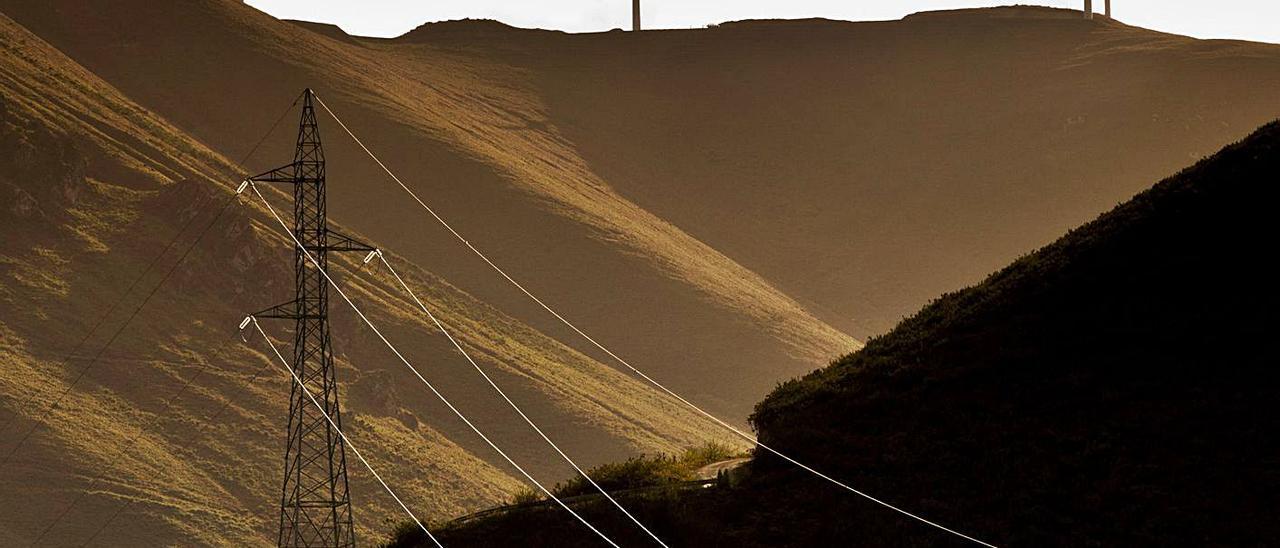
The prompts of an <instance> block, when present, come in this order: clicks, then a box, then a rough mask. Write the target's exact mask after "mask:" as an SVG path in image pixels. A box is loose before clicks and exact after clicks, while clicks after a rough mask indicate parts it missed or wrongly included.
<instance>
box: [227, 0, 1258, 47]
mask: <svg viewBox="0 0 1280 548" xmlns="http://www.w3.org/2000/svg"><path fill="white" fill-rule="evenodd" d="M246 3H248V4H249V5H252V6H255V7H257V8H258V9H261V10H263V11H265V12H267V13H270V14H272V15H275V16H276V17H281V18H288V19H303V20H308V21H320V22H325V23H336V24H338V25H340V26H341V27H342V28H343V29H345V30H346V31H347V32H349V33H351V34H357V35H362V36H388V37H389V36H398V35H400V34H403V33H404V32H406V31H408V30H410V29H412V28H414V27H416V26H418V25H420V24H422V23H425V22H427V21H445V20H449V19H462V18H467V17H470V18H485V19H497V20H499V21H503V22H505V23H508V24H511V25H515V26H519V27H537V28H548V29H559V30H565V31H570V32H590V31H603V30H609V29H611V28H615V27H622V28H629V27H630V26H631V0H246ZM1015 3H1030V4H1042V5H1048V6H1056V7H1072V8H1075V9H1080V8H1081V6H1082V5H1083V0H1071V1H1067V0H1041V1H1036V0H1021V1H1018V0H1006V1H1004V2H987V1H982V0H968V1H965V0H896V1H893V0H888V1H881V2H873V1H870V0H773V1H765V0H641V4H642V6H643V10H642V11H643V12H644V24H645V26H646V27H648V28H688V27H700V26H703V25H706V24H708V23H719V22H723V21H732V20H737V19H753V18H800V17H827V18H830V19H847V20H852V21H865V20H879V19H898V18H900V17H902V16H903V15H906V14H909V13H913V12H917V11H923V10H934V9H948V8H960V7H975V6H993V5H1005V4H1015ZM1102 3H1103V0H1094V4H1095V6H1096V9H1098V10H1099V11H1100V10H1101V6H1102ZM1112 6H1113V10H1114V11H1115V17H1116V18H1117V19H1119V20H1121V21H1124V22H1125V23H1129V24H1132V25H1138V26H1142V27H1147V28H1152V29H1156V30H1162V31H1166V32H1173V33H1177V34H1186V35H1190V36H1196V37H1201V38H1242V39H1247V40H1258V41H1263V42H1274V43H1280V0H1204V1H1198V2H1195V1H1190V0H1113V1H1112Z"/></svg>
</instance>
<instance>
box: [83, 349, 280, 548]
mask: <svg viewBox="0 0 1280 548" xmlns="http://www.w3.org/2000/svg"><path fill="white" fill-rule="evenodd" d="M270 364H271V361H270V360H267V361H265V362H263V364H262V365H261V366H259V367H258V370H257V371H255V372H254V373H253V375H252V376H251V377H249V380H247V381H245V383H244V387H245V388H248V387H249V386H251V385H253V383H254V382H256V381H257V380H258V376H259V375H261V374H262V372H263V371H264V370H265V369H266V368H267V366H268V365H270ZM231 403H232V400H230V399H228V400H227V401H224V402H222V406H221V407H219V408H218V410H217V411H215V412H214V413H213V414H212V415H210V416H209V418H207V419H205V421H204V422H203V423H201V424H200V425H199V426H198V427H197V430H196V431H195V432H196V433H197V434H199V433H202V432H203V430H204V428H207V427H208V426H209V425H210V424H214V423H216V422H217V420H218V418H219V417H221V416H222V414H223V413H224V412H226V410H227V409H229V408H230V407H231ZM195 439H196V438H195V437H194V436H193V437H192V438H190V439H188V442H190V441H194V440H195ZM108 468H109V467H108ZM86 491H87V489H86ZM77 500H79V499H77ZM137 500H138V499H128V500H126V501H125V503H124V504H121V505H120V506H118V507H116V510H115V511H114V512H112V513H111V516H109V517H108V518H107V520H106V521H104V522H102V524H101V525H99V526H98V528H97V529H95V530H94V532H93V534H92V535H90V536H89V539H88V540H86V541H85V542H84V544H82V546H88V545H91V544H92V543H93V540H94V539H96V538H98V535H100V534H102V532H103V531H104V530H106V528H107V526H108V525H110V524H111V522H113V521H115V519H116V517H118V516H119V515H120V514H121V513H122V512H124V510H126V509H128V508H129V507H130V506H132V505H133V503H134V502H137ZM72 505H73V506H74V505H75V503H74V502H73V503H72ZM64 514H65V512H64Z"/></svg>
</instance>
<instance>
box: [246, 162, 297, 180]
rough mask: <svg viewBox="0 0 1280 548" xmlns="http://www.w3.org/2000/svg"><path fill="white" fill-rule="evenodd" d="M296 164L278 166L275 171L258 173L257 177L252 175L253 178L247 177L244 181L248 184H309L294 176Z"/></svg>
mask: <svg viewBox="0 0 1280 548" xmlns="http://www.w3.org/2000/svg"><path fill="white" fill-rule="evenodd" d="M296 164H297V162H293V163H289V164H285V165H282V166H280V167H278V168H275V169H272V170H268V171H264V172H262V173H259V174H257V175H254V176H253V177H249V178H248V179H245V180H246V181H249V182H254V183H301V182H311V181H304V180H300V179H298V177H297V175H296V173H297V171H296V169H295V165H296Z"/></svg>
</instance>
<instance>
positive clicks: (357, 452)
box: [249, 316, 444, 548]
mask: <svg viewBox="0 0 1280 548" xmlns="http://www.w3.org/2000/svg"><path fill="white" fill-rule="evenodd" d="M249 318H250V319H251V320H252V321H253V327H254V328H256V329H257V330H258V333H261V334H262V338H263V340H265V341H267V345H269V346H270V347H271V351H272V352H273V353H275V355H276V357H278V358H280V363H281V366H280V368H281V369H283V370H284V371H285V372H286V373H288V374H289V376H291V377H293V380H294V381H295V382H297V384H298V389H300V390H302V393H303V394H306V395H307V399H310V400H311V403H313V404H315V406H316V409H318V410H319V411H320V415H321V416H323V417H324V419H325V420H326V421H329V425H330V426H332V427H333V430H334V431H335V432H337V433H338V436H340V437H341V438H342V443H345V444H347V446H348V447H350V448H351V452H352V453H355V455H356V458H358V459H360V462H362V463H364V466H365V468H368V469H369V473H370V474H373V477H374V478H376V479H377V480H378V483H380V484H382V488H383V489H386V490H387V493H390V494H391V498H393V499H396V503H398V504H399V505H400V508H401V509H403V510H404V513H406V514H409V517H410V518H413V522H414V523H417V524H418V527H420V528H422V532H423V533H426V534H427V538H429V539H431V542H433V543H435V545H436V546H438V547H439V548H444V546H443V545H441V544H440V541H438V540H436V537H435V535H432V534H431V531H428V530H427V526H425V525H423V524H422V520H419V519H418V516H415V515H413V511H412V510H410V509H409V507H408V506H405V504H404V501H403V500H400V497H399V496H398V495H396V492H395V491H393V490H392V489H391V486H390V485H387V482H386V481H383V479H382V476H381V475H380V474H378V471H377V470H374V469H373V465H372V464H369V461H367V460H365V458H364V455H361V454H360V448H359V447H356V445H355V444H354V443H351V440H350V439H348V438H347V435H346V434H345V433H343V432H342V429H341V428H339V427H338V423H336V422H334V421H333V417H330V416H329V413H327V412H325V408H324V406H323V405H320V402H319V401H316V397H315V396H314V395H312V394H311V390H310V389H308V388H307V385H306V383H304V382H302V378H301V377H299V376H298V373H297V372H296V371H294V370H293V369H292V368H291V367H289V361H288V360H286V359H284V355H283V354H281V353H280V349H278V348H276V343H274V342H272V341H271V338H270V337H268V336H267V332H266V331H263V330H262V325H260V324H259V323H258V319H257V318H254V317H253V316H250V317H249ZM267 359H268V360H270V359H271V358H267Z"/></svg>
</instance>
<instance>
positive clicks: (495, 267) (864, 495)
mask: <svg viewBox="0 0 1280 548" xmlns="http://www.w3.org/2000/svg"><path fill="white" fill-rule="evenodd" d="M316 99H317V100H318V101H319V102H320V106H322V107H324V110H325V112H328V113H329V116H331V117H332V118H333V119H334V121H336V122H338V125H339V126H341V127H342V130H343V131H345V132H346V133H347V135H349V136H350V137H351V139H352V140H354V141H355V142H356V144H357V145H359V146H360V148H362V149H364V151H365V153H366V154H368V155H369V157H370V158H372V159H373V161H374V162H376V163H377V164H378V166H379V167H381V168H382V170H383V171H385V172H386V173H387V175H388V176H390V177H391V179H392V180H394V181H395V182H396V184H398V185H400V188H402V189H404V191H405V192H407V193H408V194H409V196H410V197H412V198H413V199H414V201H416V202H418V205H420V206H422V208H423V209H425V210H426V211H427V213H429V214H431V216H432V217H434V218H435V220H436V221H438V222H439V223H440V224H441V225H442V226H444V228H445V229H446V230H448V231H449V232H450V233H451V234H453V236H454V237H455V238H457V240H458V241H460V242H462V244H463V245H465V246H467V248H468V249H470V250H471V252H472V253H474V254H475V255H476V256H477V257H479V258H480V259H481V260H483V261H484V262H485V263H486V264H488V265H489V266H490V267H491V268H492V269H493V270H494V271H496V272H497V273H498V274H500V275H501V276H502V277H503V278H506V280H507V281H508V282H510V283H511V284H512V285H513V286H515V287H516V289H519V290H520V291H521V292H522V293H524V294H525V295H526V296H528V297H529V298H530V299H532V300H533V301H534V302H535V303H537V304H538V305H539V306H541V307H542V308H543V309H544V310H546V311H547V312H549V313H550V314H551V315H552V316H555V317H556V319H558V320H560V322H561V323H563V324H564V325H565V326H567V327H569V328H570V329H572V330H573V331H574V332H576V333H577V334H578V335H580V336H582V338H584V339H586V340H587V341H588V342H590V343H591V344H592V345H593V346H595V347H596V348H598V349H600V350H601V351H603V352H604V353H606V354H608V355H609V356H610V357H611V358H613V359H614V360H615V361H617V362H618V363H619V364H622V365H623V366H624V367H626V368H627V369H629V370H631V371H632V372H633V373H635V374H636V375H639V376H640V377H641V378H643V379H644V380H646V381H648V382H649V384H652V385H653V386H655V387H657V388H658V389H659V390H661V391H663V392H665V393H666V394H668V395H670V396H671V397H673V398H675V399H676V400H678V401H680V402H681V403H683V404H684V405H685V406H687V407H689V408H691V409H693V410H694V411H696V412H698V413H699V414H701V415H703V416H705V417H707V418H708V419H710V420H712V421H713V422H715V423H716V424H718V425H720V426H721V427H723V428H725V429H727V430H729V431H730V432H732V433H733V434H735V435H737V436H738V437H740V438H743V439H744V440H747V441H748V442H751V443H754V444H755V445H757V446H758V447H760V448H761V449H764V450H765V451H768V452H770V453H773V454H774V455H777V456H778V457H780V458H782V459H783V460H786V461H787V462H790V463H791V464H794V465H796V466H798V467H800V468H801V469H803V470H805V471H808V472H810V473H812V474H814V475H816V476H818V477H819V478H822V479H824V480H827V481H828V482H831V483H832V484H835V485H837V486H839V487H841V488H844V489H845V490H847V491H849V492H851V493H854V494H855V495H858V496H860V497H862V498H865V499H867V500H869V501H871V502H874V503H876V504H879V505H881V506H883V507H885V508H888V509H890V510H893V511H895V512H898V513H899V514H902V515H904V516H907V517H909V518H911V519H914V520H916V521H919V522H921V523H924V524H926V525H929V526H931V527H934V528H937V529H939V530H941V531H945V532H947V533H950V534H952V535H955V536H958V537H960V538H963V539H966V540H969V541H972V542H975V543H977V544H981V545H983V546H987V547H989V548H995V546H994V545H992V544H990V543H987V542H984V541H981V540H978V539H976V538H974V537H971V536H969V535H966V534H964V533H961V532H959V531H956V530H954V529H950V528H948V527H945V526H943V525H940V524H938V523H936V522H933V521H930V520H928V519H925V518H923V517H920V516H918V515H916V514H913V513H911V512H908V511H906V510H903V509H901V508H898V507H897V506H894V505H892V504H889V503H887V502H885V501H882V500H880V499H878V498H875V497H873V496H871V495H869V494H867V493H864V492H862V491H859V490H858V489H854V488H853V487H851V486H849V485H848V484H846V483H844V482H842V481H840V480H837V479H835V478H832V477H831V476H828V475H826V474H823V473H822V472H819V471H817V470H815V469H813V468H812V467H810V466H808V465H806V464H803V463H801V462H799V461H797V460H795V459H793V458H791V457H789V456H787V455H785V454H783V453H782V452H781V451H778V450H777V449H774V448H772V447H770V446H768V445H765V444H764V443H762V442H760V440H758V439H756V438H755V436H751V435H749V434H747V433H745V432H743V431H742V430H740V429H738V428H737V427H735V426H733V425H731V424H729V423H727V422H725V421H723V420H721V419H720V418H719V417H716V416H715V415H712V414H711V413H709V412H707V411H705V410H703V409H702V408H701V407H699V406H697V405H696V404H694V403H693V402H690V401H689V400H687V399H685V398H684V397H682V396H680V395H679V394H677V393H675V392H674V391H672V390H670V389H669V388H667V387H666V386H664V385H663V384H662V383H660V382H658V381H656V380H654V379H653V378H652V377H650V376H649V375H646V374H645V373H644V372H643V371H640V370H639V369H637V368H636V367H635V366H632V365H631V364H630V363H629V362H627V361H626V360H624V359H622V358H621V357H619V356H618V355H617V354H615V353H614V352H613V351H611V350H609V349H608V348H607V347H605V346H604V345H603V344H600V343H599V342H597V341H596V340H595V339H594V338H592V337H591V336H590V335H587V334H586V333H585V332H584V331H582V330H581V329H579V328H578V326H576V325H574V324H573V323H572V322H570V321H569V320H568V319H566V318H565V317H564V316H562V315H560V313H559V312H556V311H555V309H553V308H551V306H549V305H547V304H546V303H545V302H543V301H542V299H539V298H538V297H537V296H535V295H534V294H533V293H531V292H530V291H529V290H528V289H526V288H525V287H524V286H523V285H521V284H520V282H518V281H516V280H515V278H512V277H511V276H510V275H509V274H507V272H506V271H505V270H503V269H502V268H500V267H499V266H498V265H497V264H495V263H494V262H493V261H492V260H490V259H489V257H488V256H486V255H485V254H484V253H483V252H481V251H480V250H479V249H477V248H476V247H475V246H474V245H472V244H471V242H469V241H467V239H466V238H464V237H463V236H462V234H460V233H459V232H458V231H457V230H455V229H454V228H453V226H452V225H450V224H449V223H448V222H447V221H445V219H444V218H443V217H441V216H440V215H439V214H438V213H436V211H435V210H434V209H432V208H431V206H428V205H427V204H426V202H424V201H422V198H420V197H419V196H418V194H417V193H416V192H414V191H413V190H412V189H410V188H409V186H408V185H406V184H404V182H403V181H401V180H400V178H399V177H397V176H396V174H395V173H393V172H392V171H391V169H389V168H387V166H386V164H384V163H382V160H380V159H378V157H377V155H375V154H374V153H373V151H371V150H369V147H367V146H365V144H364V142H362V141H361V140H360V138H359V137H356V134H355V133H353V132H352V131H351V129H350V128H348V127H347V125H346V124H345V123H343V122H342V120H341V119H340V118H338V116H337V115H336V114H334V113H333V110H332V109H330V108H329V105H327V104H325V102H324V99H322V98H321V97H320V96H318V95H317V96H316Z"/></svg>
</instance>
